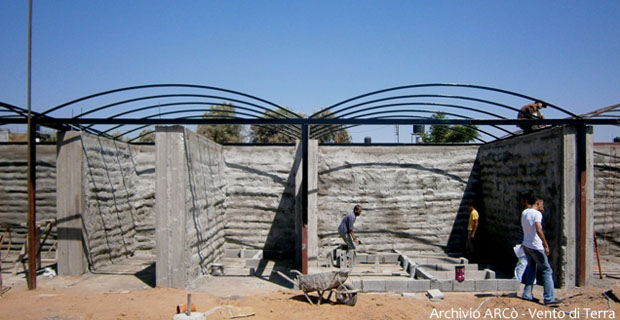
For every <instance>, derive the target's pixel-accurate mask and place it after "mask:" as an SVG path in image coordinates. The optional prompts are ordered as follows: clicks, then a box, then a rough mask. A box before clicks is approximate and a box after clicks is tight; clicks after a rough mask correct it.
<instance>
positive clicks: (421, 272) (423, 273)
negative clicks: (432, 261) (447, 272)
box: [415, 268, 436, 280]
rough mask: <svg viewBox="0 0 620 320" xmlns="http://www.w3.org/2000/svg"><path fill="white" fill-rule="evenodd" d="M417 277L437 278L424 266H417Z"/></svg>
mask: <svg viewBox="0 0 620 320" xmlns="http://www.w3.org/2000/svg"><path fill="white" fill-rule="evenodd" d="M415 277H416V278H418V279H431V280H432V279H436V278H435V277H434V276H433V274H432V273H430V272H429V271H427V270H425V269H424V268H417V269H416V271H415Z"/></svg>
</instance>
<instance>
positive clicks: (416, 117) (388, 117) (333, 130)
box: [314, 116, 493, 143]
mask: <svg viewBox="0 0 620 320" xmlns="http://www.w3.org/2000/svg"><path fill="white" fill-rule="evenodd" d="M390 118H393V117H390V116H387V117H376V118H373V119H390ZM407 118H412V119H427V117H420V116H407ZM358 126H360V125H358V124H353V125H349V126H344V127H342V128H333V129H332V130H330V131H329V132H326V133H323V134H322V135H326V134H330V133H333V132H338V131H342V130H346V129H349V128H353V127H358ZM447 129H448V130H450V131H457V130H454V129H452V128H447ZM477 131H480V132H483V133H485V134H487V135H489V136H492V137H493V135H490V134H489V133H488V132H486V131H483V130H479V129H478V130H477ZM318 138H320V137H315V138H314V139H318ZM472 138H474V139H476V140H478V141H480V142H482V143H487V141H485V140H482V139H481V138H478V137H473V136H472Z"/></svg>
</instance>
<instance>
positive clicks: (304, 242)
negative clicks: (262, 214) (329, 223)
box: [301, 124, 309, 274]
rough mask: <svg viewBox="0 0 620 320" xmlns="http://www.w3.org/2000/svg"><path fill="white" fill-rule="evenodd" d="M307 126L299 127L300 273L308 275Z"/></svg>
mask: <svg viewBox="0 0 620 320" xmlns="http://www.w3.org/2000/svg"><path fill="white" fill-rule="evenodd" d="M308 139H309V129H308V124H302V125H301V153H302V160H301V161H302V169H301V174H302V179H301V272H302V273H303V274H308Z"/></svg>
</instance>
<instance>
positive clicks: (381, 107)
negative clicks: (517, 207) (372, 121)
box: [339, 102, 514, 135]
mask: <svg viewBox="0 0 620 320" xmlns="http://www.w3.org/2000/svg"><path fill="white" fill-rule="evenodd" d="M410 105H423V106H443V107H450V108H457V109H464V110H471V111H477V112H481V113H484V114H489V115H492V116H495V117H497V118H500V119H506V118H504V117H502V116H499V115H496V114H493V113H490V112H485V111H479V110H476V109H472V108H469V107H464V106H459V105H452V104H436V103H422V102H411V103H394V104H387V105H382V106H375V107H369V108H364V109H361V110H357V111H354V112H350V113H348V114H346V115H343V116H342V117H344V116H350V115H353V114H356V113H358V112H363V111H372V110H377V109H385V108H389V107H398V106H410ZM400 112H429V111H428V110H411V109H404V110H403V109H400V110H383V111H377V112H371V113H366V114H361V115H357V116H354V117H351V119H360V118H362V117H365V116H370V115H379V114H384V113H400ZM437 112H442V111H434V112H433V113H437ZM442 113H445V114H449V115H453V116H457V115H456V114H454V113H448V112H442ZM342 117H339V118H342ZM458 117H461V116H460V115H459V116H458ZM422 119H425V118H424V117H422ZM466 119H472V118H469V117H466ZM493 127H495V128H497V129H499V130H501V131H504V132H506V133H508V134H510V135H514V133H513V132H511V131H509V130H506V129H504V128H502V127H499V126H493Z"/></svg>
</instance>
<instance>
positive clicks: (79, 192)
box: [56, 131, 88, 275]
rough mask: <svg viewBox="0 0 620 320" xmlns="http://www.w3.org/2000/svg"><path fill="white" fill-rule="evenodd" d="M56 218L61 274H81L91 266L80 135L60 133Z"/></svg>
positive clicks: (57, 155)
mask: <svg viewBox="0 0 620 320" xmlns="http://www.w3.org/2000/svg"><path fill="white" fill-rule="evenodd" d="M56 157H57V158H56V212H57V213H56V217H57V223H58V225H57V230H58V248H57V252H56V256H57V262H58V274H59V275H79V274H82V273H84V272H86V270H87V267H88V263H87V260H86V255H85V253H84V248H85V246H86V243H85V239H84V236H83V235H84V233H83V214H84V211H85V208H86V199H85V198H84V188H85V184H84V150H83V147H82V138H81V135H80V133H79V132H75V131H70V132H61V133H59V134H58V142H57V149H56Z"/></svg>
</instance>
